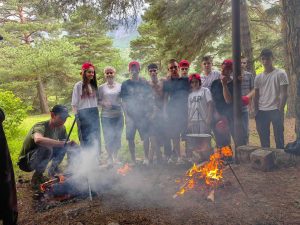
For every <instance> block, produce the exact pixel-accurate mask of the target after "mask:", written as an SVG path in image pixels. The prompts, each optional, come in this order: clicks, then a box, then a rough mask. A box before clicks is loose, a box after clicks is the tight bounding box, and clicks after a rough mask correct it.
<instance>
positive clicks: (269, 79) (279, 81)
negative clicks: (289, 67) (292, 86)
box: [254, 69, 289, 111]
mask: <svg viewBox="0 0 300 225" xmlns="http://www.w3.org/2000/svg"><path fill="white" fill-rule="evenodd" d="M288 84H289V80H288V76H287V74H286V72H285V71H283V70H280V69H274V70H273V71H272V72H271V73H268V74H266V73H261V74H259V75H257V76H256V77H255V80H254V88H255V89H259V102H258V109H259V110H263V111H269V110H275V109H278V103H279V93H280V86H282V85H288Z"/></svg>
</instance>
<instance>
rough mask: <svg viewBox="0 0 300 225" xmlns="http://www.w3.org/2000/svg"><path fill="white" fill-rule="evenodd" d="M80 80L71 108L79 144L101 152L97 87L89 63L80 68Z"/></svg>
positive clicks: (74, 89) (74, 91)
mask: <svg viewBox="0 0 300 225" xmlns="http://www.w3.org/2000/svg"><path fill="white" fill-rule="evenodd" d="M80 74H81V77H82V80H81V81H78V82H77V83H76V84H75V85H74V88H73V94H72V103H71V105H72V108H73V112H74V113H75V116H76V119H77V126H78V134H79V140H80V144H81V146H83V147H86V148H91V147H93V149H95V150H96V151H95V153H96V154H98V155H99V153H100V152H101V140H100V119H99V111H98V87H97V78H96V72H95V67H94V65H93V64H92V63H90V62H85V63H83V64H82V66H81V73H80Z"/></svg>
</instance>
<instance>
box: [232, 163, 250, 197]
mask: <svg viewBox="0 0 300 225" xmlns="http://www.w3.org/2000/svg"><path fill="white" fill-rule="evenodd" d="M228 166H229V168H230V170H231V172H232V174H233V175H234V177H235V179H236V180H237V182H238V183H239V185H240V187H241V190H242V191H243V193H244V194H245V196H246V197H247V198H249V196H248V195H247V193H246V192H245V190H244V187H243V185H242V184H241V182H240V180H239V178H238V177H237V175H236V174H235V172H234V170H233V169H232V167H231V165H230V164H228Z"/></svg>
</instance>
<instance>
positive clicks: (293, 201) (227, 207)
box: [17, 120, 300, 225]
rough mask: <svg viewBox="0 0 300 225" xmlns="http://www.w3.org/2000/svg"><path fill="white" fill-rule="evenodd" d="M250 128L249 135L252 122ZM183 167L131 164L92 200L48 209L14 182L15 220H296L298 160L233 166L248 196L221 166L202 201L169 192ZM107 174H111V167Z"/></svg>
mask: <svg viewBox="0 0 300 225" xmlns="http://www.w3.org/2000/svg"><path fill="white" fill-rule="evenodd" d="M292 125H293V121H292V120H288V121H286V127H289V129H288V130H289V131H290V130H291V129H292V128H291V127H292ZM250 127H251V128H250V132H251V137H252V136H253V135H254V134H253V132H254V130H255V125H254V124H253V121H252V123H251V125H250ZM289 131H287V132H285V136H286V142H288V141H292V140H293V138H294V134H293V133H294V132H292V131H290V132H289ZM253 137H254V138H251V140H250V143H251V144H256V145H257V144H259V142H258V139H257V138H258V137H256V138H255V136H253ZM186 169H187V168H184V167H182V166H161V167H148V168H145V167H136V168H134V169H133V170H132V171H131V172H130V173H128V174H127V175H126V176H121V175H116V176H115V178H114V182H111V183H110V185H106V186H103V188H101V189H100V191H97V193H98V196H94V198H93V200H92V201H90V200H89V199H88V198H85V199H73V200H69V201H66V202H62V203H57V204H54V206H55V207H53V208H50V207H49V209H47V208H45V207H44V208H41V207H40V205H39V202H37V201H36V200H33V198H32V196H33V194H34V193H33V191H32V190H31V188H30V187H29V184H28V183H23V184H20V183H18V184H17V189H18V204H19V224H20V225H42V224H53V225H54V224H74V225H82V224H84V225H89V224H99V225H102V224H105V225H106V224H109V225H117V224H120V225H123V224H124V225H125V224H136V225H156V224H157V225H160V224H161V225H162V224H195V225H196V224H197V225H198V224H215V225H219V224H220V225H226V224H243V225H244V224H255V225H273V224H282V225H283V224H284V225H297V224H300V172H299V171H300V165H291V166H289V167H284V168H277V169H275V170H274V171H272V172H261V171H257V170H254V169H252V168H251V167H250V165H248V164H240V165H233V169H234V171H235V173H236V174H237V176H238V177H239V179H240V181H241V183H242V185H243V187H244V189H245V192H246V193H247V195H248V198H247V197H246V196H245V194H244V193H243V192H242V191H241V188H240V186H239V185H238V183H237V181H236V179H235V177H234V176H233V174H232V172H231V170H230V169H229V168H226V169H225V172H224V174H223V177H224V182H223V183H224V185H223V186H222V187H221V188H218V189H216V191H215V201H214V202H212V201H210V200H207V195H208V191H207V190H206V189H205V188H204V189H203V190H199V189H198V190H192V191H189V192H187V193H185V194H184V195H183V196H180V197H177V198H175V199H174V198H173V197H172V196H173V195H174V194H175V193H176V191H178V189H179V186H180V185H179V184H177V183H176V182H175V180H176V179H177V178H182V177H183V176H184V174H185V171H186ZM110 173H115V174H116V170H115V168H113V169H112V170H111V171H110ZM107 174H108V173H107ZM107 174H106V175H107ZM101 177H102V175H99V179H101ZM121 186H122V188H121Z"/></svg>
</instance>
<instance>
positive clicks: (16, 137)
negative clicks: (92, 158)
mask: <svg viewBox="0 0 300 225" xmlns="http://www.w3.org/2000/svg"><path fill="white" fill-rule="evenodd" d="M49 119H50V115H47V114H45V115H36V116H28V117H27V118H26V119H25V120H24V121H23V122H22V124H21V125H20V126H19V128H18V129H17V131H16V132H15V133H13V134H12V135H8V136H7V141H8V146H9V149H10V155H11V158H12V162H13V165H14V169H15V172H16V174H17V175H19V174H20V173H22V172H21V171H20V170H19V168H18V166H17V165H16V163H17V162H18V157H19V154H20V151H21V148H22V145H23V141H24V138H25V136H26V135H27V133H28V132H29V130H30V129H31V127H32V126H33V125H34V124H35V123H37V122H40V121H45V120H49ZM73 120H74V116H72V117H70V118H68V119H67V121H66V123H65V126H66V129H67V133H69V131H70V128H71V125H72V122H73ZM70 139H71V140H75V141H76V142H77V143H79V142H78V136H77V126H76V125H75V126H74V129H73V131H72V133H71V136H70ZM101 142H102V155H104V157H105V155H106V150H105V147H104V138H103V135H102V137H101ZM136 155H137V158H142V157H143V147H142V142H141V140H140V138H139V136H138V135H136ZM119 157H120V159H121V161H124V162H129V161H130V154H129V149H128V144H127V141H126V136H125V127H124V131H123V134H122V148H121V149H120V151H119Z"/></svg>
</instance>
